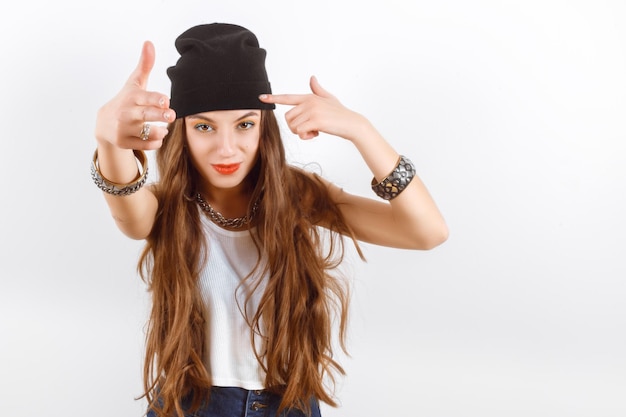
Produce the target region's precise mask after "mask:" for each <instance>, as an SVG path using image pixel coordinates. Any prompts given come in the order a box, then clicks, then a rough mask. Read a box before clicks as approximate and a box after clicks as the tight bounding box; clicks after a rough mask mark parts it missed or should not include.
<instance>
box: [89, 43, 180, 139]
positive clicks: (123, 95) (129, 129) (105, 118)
mask: <svg viewBox="0 0 626 417" xmlns="http://www.w3.org/2000/svg"><path fill="white" fill-rule="evenodd" d="M154 58H155V51H154V45H153V44H152V42H150V41H146V42H144V44H143V49H142V51H141V57H140V58H139V63H138V64H137V68H135V70H134V71H133V72H132V74H131V75H130V77H129V78H128V81H126V83H125V84H124V87H123V88H122V89H121V90H120V92H119V93H118V94H117V95H116V96H115V97H113V99H112V100H111V101H109V102H108V103H106V104H105V105H104V106H102V107H101V108H100V110H99V111H98V115H97V118H96V130H95V136H96V140H97V141H98V147H99V148H101V147H106V148H111V147H113V148H119V149H142V150H152V149H157V148H160V147H161V145H162V144H163V138H164V137H165V135H166V134H167V127H166V126H165V125H163V124H151V125H150V134H149V135H148V138H147V140H142V138H141V133H142V129H143V125H144V123H150V122H165V123H168V122H171V121H173V120H174V119H176V113H175V112H174V110H172V109H170V108H169V106H170V100H169V97H168V96H166V95H164V94H162V93H158V92H151V91H147V90H146V86H147V84H148V78H149V76H150V72H151V71H152V67H153V66H154Z"/></svg>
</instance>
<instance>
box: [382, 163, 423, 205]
mask: <svg viewBox="0 0 626 417" xmlns="http://www.w3.org/2000/svg"><path fill="white" fill-rule="evenodd" d="M413 177H415V165H413V162H411V160H410V159H409V158H407V157H406V156H403V155H400V158H399V159H398V165H396V167H395V168H394V169H393V171H391V174H389V175H387V177H386V178H385V179H384V180H382V181H381V182H379V183H376V178H373V179H372V190H373V191H374V192H375V193H376V195H377V196H379V197H380V198H382V199H383V200H393V199H394V198H396V197H397V196H398V195H399V194H400V193H401V192H402V191H404V189H405V188H406V187H407V185H409V183H410V182H411V180H412V179H413Z"/></svg>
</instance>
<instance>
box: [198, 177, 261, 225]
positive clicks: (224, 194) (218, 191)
mask: <svg viewBox="0 0 626 417" xmlns="http://www.w3.org/2000/svg"><path fill="white" fill-rule="evenodd" d="M249 188H250V187H248V186H247V185H246V184H241V185H239V186H237V187H234V188H216V187H213V186H210V185H209V186H207V187H204V190H203V191H201V193H202V196H203V197H204V199H205V200H206V201H207V202H208V203H209V204H210V205H211V206H212V207H213V209H214V210H216V211H218V212H219V213H221V214H222V216H224V217H225V218H227V219H229V218H235V217H241V216H245V215H246V214H247V212H248V206H249V205H250V196H251V194H252V192H251V190H250V189H249Z"/></svg>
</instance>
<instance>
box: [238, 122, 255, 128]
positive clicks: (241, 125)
mask: <svg viewBox="0 0 626 417" xmlns="http://www.w3.org/2000/svg"><path fill="white" fill-rule="evenodd" d="M253 127H254V122H250V121H246V122H241V123H239V128H240V129H245V130H247V129H252V128H253Z"/></svg>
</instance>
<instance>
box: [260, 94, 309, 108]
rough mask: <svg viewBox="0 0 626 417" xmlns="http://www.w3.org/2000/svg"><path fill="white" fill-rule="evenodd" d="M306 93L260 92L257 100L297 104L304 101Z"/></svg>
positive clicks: (290, 104)
mask: <svg viewBox="0 0 626 417" xmlns="http://www.w3.org/2000/svg"><path fill="white" fill-rule="evenodd" d="M307 96H308V94H261V95H260V96H259V100H261V101H262V102H264V103H275V104H287V105H289V106H297V105H298V104H300V103H302V102H304V100H305V99H306V98H307Z"/></svg>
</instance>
